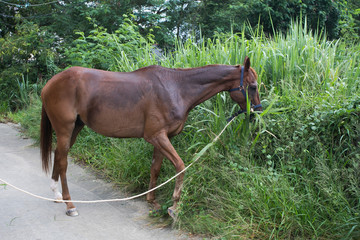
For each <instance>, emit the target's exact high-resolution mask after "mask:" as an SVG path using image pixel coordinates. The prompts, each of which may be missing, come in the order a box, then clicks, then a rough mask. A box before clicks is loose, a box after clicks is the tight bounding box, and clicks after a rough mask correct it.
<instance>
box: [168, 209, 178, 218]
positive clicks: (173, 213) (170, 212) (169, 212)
mask: <svg viewBox="0 0 360 240" xmlns="http://www.w3.org/2000/svg"><path fill="white" fill-rule="evenodd" d="M168 214H169V216H170V217H171V218H172V219H176V217H177V214H176V211H175V209H174V207H169V208H168Z"/></svg>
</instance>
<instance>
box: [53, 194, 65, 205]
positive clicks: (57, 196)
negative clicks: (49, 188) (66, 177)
mask: <svg viewBox="0 0 360 240" xmlns="http://www.w3.org/2000/svg"><path fill="white" fill-rule="evenodd" d="M54 199H55V200H54V202H56V203H62V200H63V198H62V195H61V193H60V192H56V193H55V195H54Z"/></svg>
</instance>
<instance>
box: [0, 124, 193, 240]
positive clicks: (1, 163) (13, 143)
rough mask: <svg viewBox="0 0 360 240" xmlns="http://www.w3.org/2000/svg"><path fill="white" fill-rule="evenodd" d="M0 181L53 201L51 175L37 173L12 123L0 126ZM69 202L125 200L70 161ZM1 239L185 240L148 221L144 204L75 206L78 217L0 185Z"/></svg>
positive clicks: (28, 145) (32, 154)
mask: <svg viewBox="0 0 360 240" xmlns="http://www.w3.org/2000/svg"><path fill="white" fill-rule="evenodd" d="M0 178H2V179H4V180H5V181H8V182H9V183H12V184H14V185H15V186H17V187H20V188H23V189H25V190H27V191H30V192H32V193H35V194H38V195H41V196H45V197H50V198H51V197H53V195H52V192H51V190H50V188H49V184H50V177H49V176H46V175H45V174H44V173H43V172H42V169H41V163H40V153H39V149H38V148H35V147H33V146H32V141H31V140H29V139H23V138H21V137H20V134H19V132H18V131H17V130H16V129H15V128H14V126H13V125H11V124H0ZM68 183H69V188H70V192H71V194H72V195H71V196H72V198H73V199H78V200H96V199H107V198H121V197H124V196H123V195H122V194H121V193H119V192H117V191H115V190H114V189H113V188H112V186H111V184H109V183H105V182H104V181H102V180H100V179H97V178H96V177H95V176H94V175H93V174H91V173H90V172H89V171H87V170H86V169H83V168H81V167H80V166H78V165H75V164H73V163H70V164H69V167H68ZM0 184H1V185H0V239H3V240H7V239H44V240H51V239H67V240H70V239H77V240H78V239H89V240H91V239H96V240H99V239H107V240H109V239H124V240H126V239H139V240H145V239H146V240H147V239H154V240H160V239H167V240H168V239H188V238H189V236H186V235H184V234H180V233H179V232H178V231H174V230H170V229H159V228H156V227H154V226H151V225H150V224H149V222H148V221H147V217H148V207H147V204H146V202H145V201H143V200H132V201H128V202H115V203H100V204H77V205H76V207H77V209H78V210H79V214H80V215H79V216H78V217H68V216H66V215H65V204H62V203H59V204H57V203H54V202H47V201H44V200H39V199H36V198H33V197H31V196H28V195H25V194H24V193H21V192H19V191H17V190H15V189H13V188H11V187H10V186H5V185H3V184H2V183H1V182H0Z"/></svg>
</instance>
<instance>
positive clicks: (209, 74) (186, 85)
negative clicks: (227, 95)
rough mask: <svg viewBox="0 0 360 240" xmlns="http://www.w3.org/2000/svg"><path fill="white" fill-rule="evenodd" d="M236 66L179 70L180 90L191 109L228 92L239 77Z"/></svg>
mask: <svg viewBox="0 0 360 240" xmlns="http://www.w3.org/2000/svg"><path fill="white" fill-rule="evenodd" d="M236 69H237V68H236V67H235V66H228V65H209V66H205V67H200V68H193V69H184V70H179V72H178V74H179V75H178V77H179V78H180V79H179V81H178V82H179V89H180V91H181V96H182V98H183V99H184V100H185V102H187V103H188V107H189V109H192V108H194V107H195V106H196V105H198V104H200V103H202V102H204V101H206V100H207V99H209V98H211V97H212V96H214V95H215V94H217V93H219V92H221V91H224V90H228V89H230V87H231V84H232V82H233V80H235V79H236V78H237V77H238V74H237V73H238V71H236Z"/></svg>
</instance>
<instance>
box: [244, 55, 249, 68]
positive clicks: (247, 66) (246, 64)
mask: <svg viewBox="0 0 360 240" xmlns="http://www.w3.org/2000/svg"><path fill="white" fill-rule="evenodd" d="M244 67H245V71H247V70H249V69H250V58H249V57H248V56H246V57H245V60H244Z"/></svg>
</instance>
